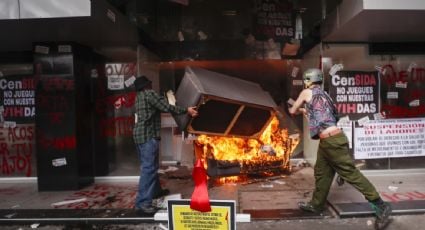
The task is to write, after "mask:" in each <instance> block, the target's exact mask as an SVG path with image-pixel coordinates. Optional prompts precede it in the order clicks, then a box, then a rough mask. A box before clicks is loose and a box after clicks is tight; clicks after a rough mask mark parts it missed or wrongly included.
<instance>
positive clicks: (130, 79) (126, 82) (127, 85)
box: [124, 76, 136, 88]
mask: <svg viewBox="0 0 425 230" xmlns="http://www.w3.org/2000/svg"><path fill="white" fill-rule="evenodd" d="M135 80H136V77H135V76H131V77H130V78H128V79H127V80H126V81H125V82H124V85H125V87H127V88H128V87H130V86H131V85H132V84H133V83H134V81H135Z"/></svg>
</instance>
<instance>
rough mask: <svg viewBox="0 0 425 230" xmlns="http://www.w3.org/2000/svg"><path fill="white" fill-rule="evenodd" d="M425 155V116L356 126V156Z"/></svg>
mask: <svg viewBox="0 0 425 230" xmlns="http://www.w3.org/2000/svg"><path fill="white" fill-rule="evenodd" d="M415 156H425V118H412V119H389V120H371V121H369V122H366V123H364V124H363V126H360V127H356V128H355V129H354V157H355V159H376V158H395V157H415Z"/></svg>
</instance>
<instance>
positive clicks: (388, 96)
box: [387, 92, 398, 99]
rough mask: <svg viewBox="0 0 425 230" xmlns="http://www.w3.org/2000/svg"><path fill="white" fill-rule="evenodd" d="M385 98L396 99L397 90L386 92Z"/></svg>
mask: <svg viewBox="0 0 425 230" xmlns="http://www.w3.org/2000/svg"><path fill="white" fill-rule="evenodd" d="M387 99H398V92H387Z"/></svg>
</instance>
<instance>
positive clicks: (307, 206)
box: [298, 201, 323, 213]
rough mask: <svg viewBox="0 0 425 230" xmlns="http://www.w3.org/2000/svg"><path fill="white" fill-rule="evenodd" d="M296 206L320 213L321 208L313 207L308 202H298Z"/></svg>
mask: <svg viewBox="0 0 425 230" xmlns="http://www.w3.org/2000/svg"><path fill="white" fill-rule="evenodd" d="M298 207H299V208H300V209H301V210H303V211H306V212H312V213H321V212H322V211H323V209H319V208H315V207H314V206H313V205H312V204H311V203H310V202H303V201H302V202H298Z"/></svg>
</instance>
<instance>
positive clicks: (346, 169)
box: [289, 68, 391, 229]
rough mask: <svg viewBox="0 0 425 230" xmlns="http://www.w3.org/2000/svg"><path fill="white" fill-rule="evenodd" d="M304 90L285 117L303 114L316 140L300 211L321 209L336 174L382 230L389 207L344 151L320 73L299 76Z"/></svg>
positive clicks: (345, 145)
mask: <svg viewBox="0 0 425 230" xmlns="http://www.w3.org/2000/svg"><path fill="white" fill-rule="evenodd" d="M303 80H304V85H305V89H304V90H303V91H301V93H300V95H299V96H298V98H297V100H296V101H295V102H294V104H293V106H292V107H291V108H289V113H290V114H292V115H294V114H304V115H306V117H307V119H308V126H309V130H310V137H311V138H312V139H318V140H320V142H319V148H318V151H317V159H316V164H315V166H314V177H315V189H314V192H313V197H312V198H311V201H310V202H300V203H298V206H299V208H300V209H302V210H304V211H309V212H315V213H320V212H321V211H322V210H323V209H324V206H325V203H326V200H327V196H328V193H329V189H330V187H331V184H332V181H333V179H334V176H335V174H336V173H338V175H339V176H340V177H341V178H342V179H343V180H345V181H347V182H348V183H350V184H351V185H353V187H354V188H356V189H357V190H358V191H360V192H361V193H362V194H363V196H364V197H365V198H366V200H368V201H369V203H370V205H371V206H372V208H373V209H374V210H375V215H376V221H375V228H376V229H382V228H384V227H386V225H388V223H389V220H390V219H389V216H390V214H391V206H390V205H389V204H388V203H386V202H384V201H383V200H382V199H381V197H380V195H379V193H378V192H377V191H376V189H375V187H374V186H373V185H372V184H371V183H370V182H369V180H368V179H367V178H366V177H365V176H364V175H363V174H362V173H361V172H360V171H359V170H358V169H357V168H356V167H355V165H354V162H353V159H352V158H351V156H350V154H349V151H348V140H347V137H346V136H345V134H344V133H343V132H342V130H341V129H340V128H338V127H337V119H338V115H337V111H336V108H335V105H334V104H333V101H332V99H331V98H330V97H329V95H328V94H327V93H326V92H325V91H324V90H323V89H322V88H321V85H322V82H323V72H322V71H321V70H320V69H315V68H313V69H307V70H306V71H305V72H304V74H303Z"/></svg>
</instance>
